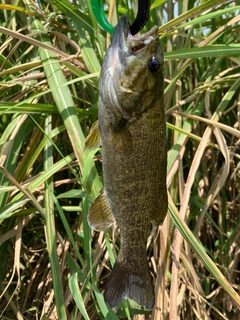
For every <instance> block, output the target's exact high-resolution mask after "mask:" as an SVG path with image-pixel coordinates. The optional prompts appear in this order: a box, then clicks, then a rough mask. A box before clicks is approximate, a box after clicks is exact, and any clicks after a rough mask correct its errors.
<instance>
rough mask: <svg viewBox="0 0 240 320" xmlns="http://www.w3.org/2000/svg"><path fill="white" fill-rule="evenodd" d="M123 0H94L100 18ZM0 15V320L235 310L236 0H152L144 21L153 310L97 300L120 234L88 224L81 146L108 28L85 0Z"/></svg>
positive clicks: (239, 210)
mask: <svg viewBox="0 0 240 320" xmlns="http://www.w3.org/2000/svg"><path fill="white" fill-rule="evenodd" d="M136 2H137V1H132V0H128V1H127V0H119V1H114V0H111V1H109V2H108V1H105V6H104V8H105V10H106V15H109V18H110V20H111V21H112V23H113V24H116V23H117V21H118V17H119V16H120V15H122V14H124V13H127V14H128V15H129V16H130V18H131V19H132V20H133V19H134V17H135V13H136V8H137V5H136ZM0 21H1V26H0V113H1V117H0V146H1V148H0V222H1V225H0V245H1V247H0V319H19V320H20V319H21V320H22V319H29V320H31V319H51V320H52V319H61V320H64V319H113V320H114V319H170V320H176V319H226V320H229V319H235V320H237V319H239V306H240V297H239V295H238V293H239V290H240V219H239V217H240V164H239V163H240V162H239V158H240V130H239V123H240V121H239V120H240V90H239V88H240V2H239V1H226V0H222V1H217V0H206V1H198V0H184V1H167V0H155V1H152V5H151V11H150V19H149V22H148V23H147V25H146V27H145V29H144V30H149V28H150V27H151V26H152V25H155V24H157V25H159V35H160V38H161V41H162V44H163V47H164V52H165V84H166V86H165V94H166V98H165V105H166V114H167V115H166V120H167V134H168V150H169V151H168V177H167V181H168V182H167V183H168V188H169V214H168V216H167V218H166V220H165V222H164V224H163V226H161V227H153V228H152V231H151V235H150V238H149V243H148V249H147V253H148V256H149V262H150V266H151V271H152V275H153V277H154V281H155V284H156V285H155V294H156V305H155V308H154V310H153V311H149V310H145V309H141V308H140V307H139V306H138V305H137V304H136V303H134V302H133V301H124V302H123V303H122V304H121V305H119V306H118V307H117V308H116V310H108V309H107V307H106V305H105V304H104V300H103V296H102V293H101V292H102V289H103V285H104V283H105V280H106V278H107V276H108V274H109V272H110V269H111V265H112V264H113V263H114V259H115V257H116V255H117V252H118V250H119V244H120V241H119V231H118V229H117V227H116V226H115V227H113V228H112V229H110V230H108V231H106V232H104V233H103V232H101V233H97V232H93V231H91V230H90V229H89V227H88V224H87V212H88V210H89V207H90V205H91V203H92V202H93V200H94V198H95V197H96V196H97V195H98V193H99V191H100V190H101V188H102V179H101V157H100V154H101V151H100V150H94V151H93V152H84V151H83V145H84V140H85V136H86V135H87V134H88V132H89V130H90V128H91V126H92V124H93V123H94V121H95V120H96V119H97V101H98V81H99V71H100V68H101V64H102V60H103V57H104V53H105V51H106V48H107V46H108V45H109V41H110V37H109V35H107V34H106V33H105V32H104V31H102V30H101V29H100V28H99V26H98V24H97V22H96V20H95V18H94V16H93V14H92V10H91V7H90V0H78V1H75V0H72V1H67V0H49V1H45V0H38V1H31V0H22V1H21V0H15V1H14V0H12V1H11V0H6V1H4V0H3V1H1V4H0ZM190 230H191V231H190ZM129 245H131V244H129Z"/></svg>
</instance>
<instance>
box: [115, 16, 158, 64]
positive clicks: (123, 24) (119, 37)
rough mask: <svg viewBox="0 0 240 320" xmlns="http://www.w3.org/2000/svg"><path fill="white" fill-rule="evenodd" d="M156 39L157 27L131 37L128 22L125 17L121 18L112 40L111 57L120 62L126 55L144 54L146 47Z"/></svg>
mask: <svg viewBox="0 0 240 320" xmlns="http://www.w3.org/2000/svg"><path fill="white" fill-rule="evenodd" d="M157 37H158V27H157V26H154V27H153V28H152V29H151V30H149V31H148V32H145V33H143V34H140V33H138V34H136V35H134V36H133V35H132V34H131V32H130V21H129V18H128V16H127V15H123V16H121V18H120V20H119V22H118V24H117V26H116V29H115V32H114V36H113V39H112V44H111V46H112V50H113V55H114V56H115V57H116V58H117V57H118V60H119V61H120V62H124V58H125V56H126V55H128V54H130V55H131V54H137V53H141V52H144V51H145V50H146V48H147V47H148V45H149V44H150V43H151V42H152V41H153V40H154V39H156V38H157Z"/></svg>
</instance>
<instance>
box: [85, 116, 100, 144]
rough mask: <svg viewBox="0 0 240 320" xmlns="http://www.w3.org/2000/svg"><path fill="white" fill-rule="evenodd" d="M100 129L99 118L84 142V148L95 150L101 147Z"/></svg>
mask: <svg viewBox="0 0 240 320" xmlns="http://www.w3.org/2000/svg"><path fill="white" fill-rule="evenodd" d="M100 144H101V143H100V131H99V125H98V120H97V121H95V122H94V124H93V126H92V128H91V130H90V132H89V134H88V136H87V138H86V140H85V144H84V150H94V149H96V148H99V147H100Z"/></svg>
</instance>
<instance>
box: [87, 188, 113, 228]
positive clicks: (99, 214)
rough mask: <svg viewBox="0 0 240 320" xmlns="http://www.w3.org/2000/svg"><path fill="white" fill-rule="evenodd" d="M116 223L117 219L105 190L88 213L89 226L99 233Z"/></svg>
mask: <svg viewBox="0 0 240 320" xmlns="http://www.w3.org/2000/svg"><path fill="white" fill-rule="evenodd" d="M114 222H115V217H114V215H113V213H112V210H111V208H110V205H109V202H108V200H107V196H106V193H105V190H104V189H103V190H102V191H101V193H100V195H99V196H98V197H97V198H96V199H95V201H94V203H93V205H92V206H91V208H90V211H89V213H88V224H89V226H90V227H91V228H92V229H94V230H97V231H103V230H105V229H107V228H109V227H110V226H111V225H112V224H113V223H114Z"/></svg>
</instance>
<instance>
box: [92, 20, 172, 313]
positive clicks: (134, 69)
mask: <svg viewBox="0 0 240 320" xmlns="http://www.w3.org/2000/svg"><path fill="white" fill-rule="evenodd" d="M163 89H164V79H163V52H162V47H161V44H160V41H159V38H158V28H157V27H153V28H152V29H151V30H150V31H149V32H147V33H145V34H141V35H136V36H134V37H132V36H130V35H129V20H128V18H127V16H122V17H121V19H120V21H119V23H118V25H117V27H116V29H115V33H114V36H113V39H112V43H111V45H110V47H109V49H108V51H107V53H106V55H105V59H104V62H103V66H102V70H101V75H100V89H99V92H100V94H99V103H98V107H99V120H98V126H99V130H100V138H101V145H102V165H103V177H104V191H103V192H102V193H101V194H100V196H99V197H98V198H97V199H96V200H95V202H94V204H93V205H92V207H91V209H90V212H89V215H88V221H89V225H90V226H91V227H92V228H93V229H96V230H103V229H105V228H107V227H109V226H110V225H111V224H112V223H113V221H114V220H115V219H116V222H117V225H118V227H119V229H120V238H121V246H120V251H119V254H118V257H117V260H116V262H115V265H114V267H113V270H112V272H111V274H110V276H109V278H108V280H107V283H106V286H105V292H104V298H105V302H106V304H107V306H108V307H111V308H113V307H115V306H116V305H118V304H119V303H120V302H121V301H122V300H123V299H127V298H131V299H133V300H135V301H136V302H137V303H138V304H139V305H141V306H145V307H146V308H148V309H151V308H152V307H153V305H154V290H153V285H152V278H151V275H150V272H149V262H148V259H147V256H146V245H147V239H148V235H149V231H150V226H151V222H152V221H153V220H155V221H156V222H157V223H158V224H161V223H162V222H163V220H164V218H165V216H166V213H167V190H166V165H167V152H166V122H165V112H164V103H163ZM93 133H94V135H96V134H97V130H93ZM92 135H93V134H92ZM91 141H94V142H95V143H96V141H99V138H96V137H91V133H90V137H89V138H88V139H87V141H86V145H87V146H88V145H91Z"/></svg>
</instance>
